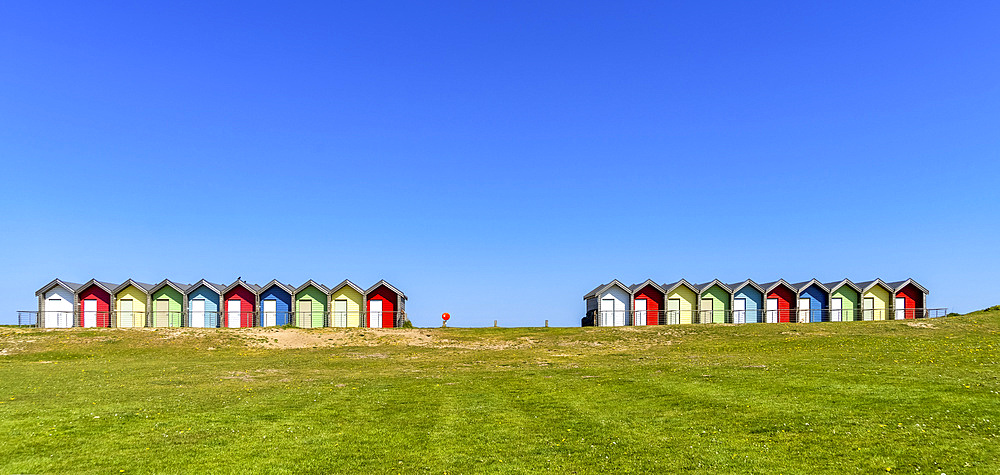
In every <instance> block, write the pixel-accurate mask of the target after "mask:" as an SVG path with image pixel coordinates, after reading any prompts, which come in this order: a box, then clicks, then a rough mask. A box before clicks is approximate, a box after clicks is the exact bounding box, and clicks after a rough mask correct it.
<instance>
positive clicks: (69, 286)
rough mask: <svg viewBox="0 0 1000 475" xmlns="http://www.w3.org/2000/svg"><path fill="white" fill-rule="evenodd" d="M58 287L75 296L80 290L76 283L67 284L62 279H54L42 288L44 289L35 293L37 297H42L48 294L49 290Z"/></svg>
mask: <svg viewBox="0 0 1000 475" xmlns="http://www.w3.org/2000/svg"><path fill="white" fill-rule="evenodd" d="M56 286H59V287H62V288H64V289H66V290H68V291H70V292H73V293H74V294H75V293H76V291H77V290H78V289H79V288H80V284H77V283H74V282H66V281H63V280H60V279H52V282H49V283H48V284H45V285H44V286H42V288H40V289H38V290H37V291H35V295H42V294H44V293H45V292H48V291H49V289H51V288H52V287H56Z"/></svg>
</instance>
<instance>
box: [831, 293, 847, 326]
mask: <svg viewBox="0 0 1000 475" xmlns="http://www.w3.org/2000/svg"><path fill="white" fill-rule="evenodd" d="M843 309H844V301H843V299H841V298H840V297H835V298H833V299H831V300H830V321H831V322H839V321H840V320H841V318H843V317H842V316H841V314H842V313H843V312H842V310H843Z"/></svg>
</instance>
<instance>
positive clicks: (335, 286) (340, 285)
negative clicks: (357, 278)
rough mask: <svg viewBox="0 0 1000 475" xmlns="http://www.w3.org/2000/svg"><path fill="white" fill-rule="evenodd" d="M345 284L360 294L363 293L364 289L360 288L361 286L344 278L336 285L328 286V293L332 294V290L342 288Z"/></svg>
mask: <svg viewBox="0 0 1000 475" xmlns="http://www.w3.org/2000/svg"><path fill="white" fill-rule="evenodd" d="M345 286H346V287H350V288H352V289H354V290H355V291H357V292H358V293H359V294H361V295H365V290H364V289H362V288H361V287H358V285H357V284H355V283H354V282H351V280H350V279H344V281H343V282H341V283H339V284H337V285H334V286H333V287H330V294H333V293H334V292H336V291H338V290H340V289H342V288H344V287H345Z"/></svg>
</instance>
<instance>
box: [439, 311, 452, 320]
mask: <svg viewBox="0 0 1000 475" xmlns="http://www.w3.org/2000/svg"><path fill="white" fill-rule="evenodd" d="M441 318H442V319H444V321H446V322H447V321H448V319H449V318H451V315H448V313H447V312H445V313H442V314H441Z"/></svg>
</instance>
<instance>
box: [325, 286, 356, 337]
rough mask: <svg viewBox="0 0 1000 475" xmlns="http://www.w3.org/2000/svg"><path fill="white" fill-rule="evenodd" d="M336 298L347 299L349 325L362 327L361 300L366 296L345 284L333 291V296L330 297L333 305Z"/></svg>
mask: <svg viewBox="0 0 1000 475" xmlns="http://www.w3.org/2000/svg"><path fill="white" fill-rule="evenodd" d="M334 300H347V326H348V327H360V326H361V302H362V300H364V296H362V295H361V293H360V292H358V291H357V290H354V289H352V288H351V287H350V286H347V285H345V286H343V287H341V288H339V289H337V290H336V291H334V292H333V296H332V297H331V298H330V302H331V305H332V302H333V301H334Z"/></svg>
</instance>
